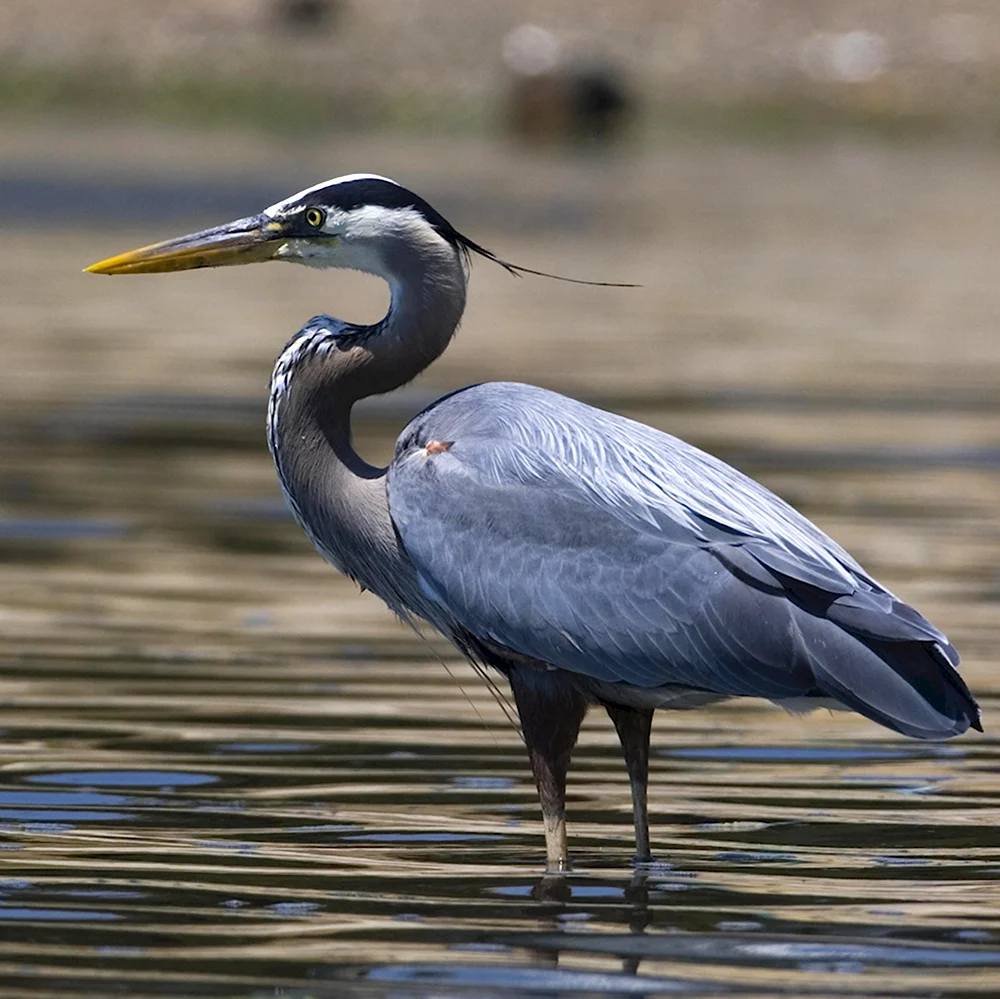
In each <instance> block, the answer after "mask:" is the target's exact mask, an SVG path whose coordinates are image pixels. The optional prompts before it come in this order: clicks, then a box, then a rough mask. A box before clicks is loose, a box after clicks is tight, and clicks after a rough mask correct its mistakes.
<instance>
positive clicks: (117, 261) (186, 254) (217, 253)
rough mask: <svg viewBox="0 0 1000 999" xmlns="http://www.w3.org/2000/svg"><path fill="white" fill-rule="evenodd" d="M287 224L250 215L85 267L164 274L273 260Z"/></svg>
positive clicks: (94, 271)
mask: <svg viewBox="0 0 1000 999" xmlns="http://www.w3.org/2000/svg"><path fill="white" fill-rule="evenodd" d="M285 234H286V227H285V225H284V223H282V222H275V221H274V220H273V219H270V218H268V216H266V215H253V216H251V217H250V218H245V219H238V220H237V221H235V222H228V223H226V224H225V225H220V226H216V227H215V228H213V229H203V230H202V231H201V232H194V233H191V234H190V235H188V236H181V237H179V238H178V239H168V240H166V242H163V243H154V244H153V245H152V246H143V247H141V248H140V249H138V250H130V251H129V252H128V253H120V254H119V255H118V256H117V257H108V259H107V260H101V261H99V262H98V263H96V264H91V265H90V266H89V267H87V268H86V271H87V273H88V274H163V273H167V272H170V271H189V270H194V269H195V268H197V267H227V266H230V265H232V264H252V263H255V262H257V261H260V260H272V259H273V258H274V256H275V255H276V254H277V253H278V251H279V250H280V249H281V247H282V246H283V245H284V243H285Z"/></svg>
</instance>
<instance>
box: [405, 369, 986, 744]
mask: <svg viewBox="0 0 1000 999" xmlns="http://www.w3.org/2000/svg"><path fill="white" fill-rule="evenodd" d="M431 440H435V441H440V442H444V443H446V444H448V445H449V446H448V447H447V448H446V449H439V448H432V449H431V452H430V453H429V452H427V451H425V450H424V445H425V444H426V443H427V442H428V441H431ZM388 495H389V505H390V510H391V513H392V517H393V520H394V522H395V525H396V529H397V531H398V533H399V536H400V538H401V540H402V543H403V546H404V548H405V549H406V551H407V553H408V554H409V556H410V557H411V559H412V560H413V562H414V563H415V565H416V566H417V569H418V571H419V573H420V577H421V581H422V584H423V586H424V588H425V590H426V592H427V594H428V596H430V597H431V599H432V600H434V601H435V602H437V603H438V604H439V605H440V606H441V607H443V608H444V609H445V610H446V611H447V613H448V614H449V615H450V616H451V617H452V618H453V619H454V620H455V621H456V623H457V624H458V625H459V626H460V627H461V628H462V629H464V630H466V631H468V632H469V633H471V634H472V635H474V636H476V637H477V638H479V639H480V640H484V641H489V642H492V643H495V644H499V645H501V646H505V647H507V648H509V649H512V650H514V651H516V652H519V653H521V654H522V655H526V656H531V657H532V658H535V659H540V660H543V661H545V662H549V663H552V664H554V665H557V666H560V667H562V668H564V669H568V670H571V671H574V672H577V673H582V674H585V675H586V676H589V677H593V678H595V679H598V680H602V681H605V682H624V683H629V684H633V685H637V686H641V687H656V686H661V685H665V684H675V685H682V686H687V687H693V688H696V689H700V690H707V691H711V692H714V693H719V694H729V695H739V694H747V695H757V696H763V697H769V698H772V699H776V700H780V699H784V698H794V697H801V696H808V695H816V694H826V695H831V696H834V697H837V698H838V699H839V700H841V701H843V702H844V703H846V704H848V705H849V706H851V707H854V708H856V709H857V710H860V711H862V712H863V713H865V714H867V715H869V717H873V718H875V719H876V720H878V721H881V722H882V723H883V724H887V725H890V726H891V727H893V728H897V729H899V730H901V731H907V732H908V733H909V734H915V735H924V736H928V735H937V736H940V735H941V734H955V733H956V732H957V731H961V730H964V728H965V727H967V725H968V724H969V723H970V722H972V721H974V719H975V718H976V717H977V716H975V715H974V714H972V713H971V712H972V710H973V709H972V708H969V704H970V703H972V702H971V698H970V697H969V695H968V691H967V690H965V687H964V684H962V682H961V680H960V679H958V676H957V674H956V673H955V672H954V669H953V668H952V665H953V664H956V663H957V656H956V655H955V653H954V650H953V649H952V648H951V647H950V646H949V645H948V644H947V640H946V639H945V637H944V636H943V635H942V634H941V633H940V632H939V631H938V630H937V629H936V628H934V626H933V625H931V624H930V623H929V622H928V621H926V620H925V619H924V618H923V617H921V616H920V615H919V614H918V613H917V612H916V611H915V610H913V609H912V608H910V607H908V606H907V605H905V604H903V603H902V602H900V601H898V600H897V599H896V598H895V597H894V596H893V595H892V594H891V593H889V592H888V591H886V590H885V589H883V588H882V587H880V586H879V585H878V584H877V583H875V581H874V580H872V579H871V578H870V577H869V576H868V575H867V574H866V573H865V572H864V570H863V569H862V568H861V567H860V566H859V565H858V564H857V562H855V561H854V560H853V559H852V558H851V557H850V556H849V555H848V554H847V553H846V552H845V551H844V550H843V549H841V548H840V547H839V546H838V545H836V544H835V543H834V542H833V541H831V540H830V539H829V538H827V537H826V536H825V535H824V534H823V533H822V532H821V531H819V529H818V528H816V527H815V526H813V525H812V524H811V523H809V521H807V520H806V519H805V518H803V517H802V516H801V515H800V514H798V513H797V512H796V511H795V510H793V509H792V508H791V507H789V506H788V505H787V504H785V503H784V502H783V501H781V500H780V499H778V498H777V497H776V496H774V495H773V494H772V493H770V492H769V491H768V490H766V489H765V488H764V487H763V486H761V485H760V484H759V483H756V482H754V481H753V480H751V479H749V478H747V477H746V476H743V475H742V474H740V473H739V472H737V471H736V470H735V469H732V468H730V467H729V466H727V465H726V464H724V463H723V462H721V461H719V460H718V459H715V458H713V457H712V456H710V455H708V454H705V453H704V452H702V451H699V450H698V449H696V448H693V447H691V446H689V445H687V444H684V443H683V442H682V441H679V440H677V439H676V438H673V437H670V436H669V435H667V434H663V433H660V432H659V431H656V430H653V429H652V428H650V427H647V426H644V425H642V424H638V423H635V422H633V421H631V420H627V419H624V418H623V417H619V416H615V415H613V414H610V413H606V412H603V411H601V410H597V409H594V408H592V407H589V406H586V405H584V404H582V403H579V402H576V401H574V400H571V399H567V398H565V397H563V396H560V395H556V394H555V393H551V392H546V391H545V390H542V389H538V388H533V387H531V386H526V385H513V384H507V383H490V384H487V385H481V386H475V387H473V388H471V389H466V390H464V391H462V392H459V393H456V394H454V395H452V396H449V397H447V398H446V399H444V400H442V401H441V402H440V403H438V404H436V405H435V406H433V407H431V408H430V409H429V410H427V411H425V412H424V413H423V414H421V415H420V416H418V417H417V418H416V419H415V420H414V421H413V422H412V423H411V424H410V426H409V427H407V429H406V430H405V431H404V432H403V434H402V435H401V437H400V441H399V445H398V447H397V453H396V457H395V459H394V461H393V463H392V465H391V467H390V470H389V476H388ZM904 652H905V654H904ZM910 660H913V662H912V663H911V662H910ZM911 674H912V675H911ZM941 675H944V676H945V678H946V680H947V682H946V683H945V684H944V686H945V687H946V688H948V690H949V691H952V692H953V695H952V694H949V695H948V696H946V697H944V698H943V700H942V697H939V696H936V695H934V691H935V690H936V687H938V686H941V683H940V679H939V678H940V676H941ZM914 677H916V679H914ZM956 683H957V686H956ZM932 695H934V696H932ZM928 698H930V700H931V701H933V703H930V701H929V700H928ZM973 708H974V705H973Z"/></svg>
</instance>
